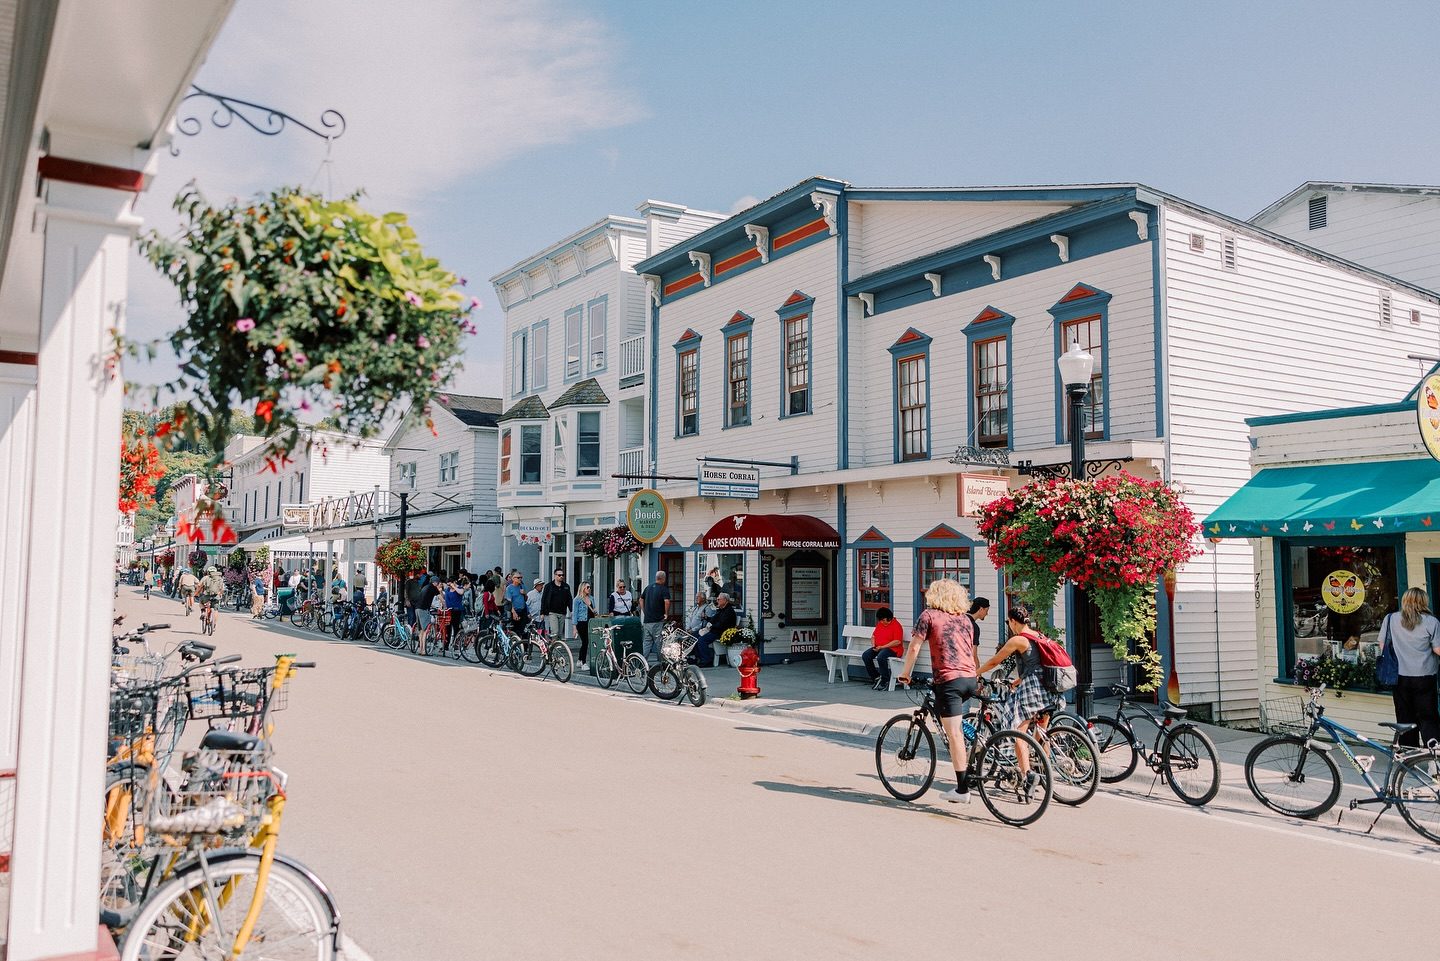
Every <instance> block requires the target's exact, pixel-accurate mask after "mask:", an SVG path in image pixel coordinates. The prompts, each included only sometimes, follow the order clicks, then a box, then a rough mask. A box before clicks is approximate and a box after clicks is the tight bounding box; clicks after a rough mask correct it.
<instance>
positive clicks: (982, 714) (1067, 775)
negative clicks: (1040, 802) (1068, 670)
mask: <svg viewBox="0 0 1440 961" xmlns="http://www.w3.org/2000/svg"><path fill="white" fill-rule="evenodd" d="M1009 695H1010V692H1009V689H1008V686H1007V685H1006V684H1005V683H1004V681H1003V680H999V679H996V678H995V677H994V675H992V676H991V678H990V679H988V680H982V682H981V686H980V690H979V692H978V693H977V694H976V699H977V700H978V701H979V702H980V704H979V707H975V708H972V709H970V710H969V711H966V712H965V715H964V717H965V720H966V721H967V722H968V725H967V726H966V727H965V731H966V733H967V741H968V742H969V743H967V745H966V746H967V747H972V748H973V741H974V739H973V738H971V737H969V732H970V730H971V728H973V729H974V730H975V731H977V732H978V733H979V734H980V735H981V736H986V737H988V736H989V735H991V734H994V733H996V732H997V731H998V730H999V728H998V726H997V725H996V722H995V718H996V717H997V716H998V715H999V713H1000V711H999V708H1000V707H1001V706H1002V705H1004V703H1005V701H1006V699H1007V698H1008V697H1009ZM1026 733H1028V734H1029V735H1030V736H1031V737H1032V738H1034V739H1035V742H1036V743H1038V744H1039V745H1040V750H1041V751H1042V752H1044V754H1045V758H1046V760H1047V761H1049V763H1050V777H1051V779H1052V780H1053V781H1054V788H1055V800H1056V801H1058V802H1060V803H1061V804H1067V805H1070V806H1072V807H1076V806H1079V805H1081V804H1084V803H1085V802H1086V801H1088V800H1090V799H1091V798H1092V797H1094V796H1095V791H1096V789H1097V788H1099V787H1100V761H1099V749H1098V748H1097V747H1096V745H1095V741H1094V739H1093V738H1092V736H1091V735H1090V733H1089V731H1088V730H1087V729H1086V728H1084V727H1081V726H1079V720H1078V716H1077V715H1074V714H1070V713H1068V712H1066V711H1056V712H1054V713H1053V714H1049V713H1047V714H1043V715H1041V716H1040V717H1039V718H1037V719H1036V720H1035V722H1034V723H1033V724H1031V725H1030V727H1029V729H1028V730H1027V731H1026Z"/></svg>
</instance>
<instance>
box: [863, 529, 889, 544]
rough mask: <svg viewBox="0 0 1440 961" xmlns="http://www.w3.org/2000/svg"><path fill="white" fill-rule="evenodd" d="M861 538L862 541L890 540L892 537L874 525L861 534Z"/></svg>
mask: <svg viewBox="0 0 1440 961" xmlns="http://www.w3.org/2000/svg"><path fill="white" fill-rule="evenodd" d="M860 539H861V540H862V541H888V540H889V539H890V538H888V537H886V536H885V535H884V534H882V533H880V532H879V531H877V530H876V529H875V528H873V527H872V528H870V529H869V530H868V531H866V532H865V533H863V534H861V535H860Z"/></svg>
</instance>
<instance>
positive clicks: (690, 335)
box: [675, 327, 700, 344]
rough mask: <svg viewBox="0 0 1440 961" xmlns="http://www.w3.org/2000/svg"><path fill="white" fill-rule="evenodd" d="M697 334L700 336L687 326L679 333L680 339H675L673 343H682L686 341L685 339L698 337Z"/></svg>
mask: <svg viewBox="0 0 1440 961" xmlns="http://www.w3.org/2000/svg"><path fill="white" fill-rule="evenodd" d="M699 336H700V335H699V334H697V333H695V331H693V330H691V329H690V328H689V327H687V328H685V333H683V334H681V335H680V339H679V340H677V341H675V343H677V344H683V343H685V341H687V340H695V339H696V338H698V337H699Z"/></svg>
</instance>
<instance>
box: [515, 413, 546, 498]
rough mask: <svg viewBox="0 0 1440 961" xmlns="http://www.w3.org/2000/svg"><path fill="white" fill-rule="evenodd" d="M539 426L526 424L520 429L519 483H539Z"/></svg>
mask: <svg viewBox="0 0 1440 961" xmlns="http://www.w3.org/2000/svg"><path fill="white" fill-rule="evenodd" d="M540 430H541V428H540V425H539V424H526V425H525V426H523V427H521V428H520V483H522V484H538V483H540V444H541V440H542V438H541V436H540Z"/></svg>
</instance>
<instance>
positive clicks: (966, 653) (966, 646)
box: [914, 608, 979, 684]
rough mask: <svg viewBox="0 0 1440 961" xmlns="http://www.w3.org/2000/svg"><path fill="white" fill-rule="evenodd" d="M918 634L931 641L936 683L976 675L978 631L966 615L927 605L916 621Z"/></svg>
mask: <svg viewBox="0 0 1440 961" xmlns="http://www.w3.org/2000/svg"><path fill="white" fill-rule="evenodd" d="M914 633H915V634H923V635H925V640H927V641H929V642H930V665H931V668H932V669H933V670H934V677H935V683H936V684H942V683H944V682H945V681H951V680H954V679H955V678H957V677H974V676H975V669H976V668H977V667H978V666H979V665H978V664H976V662H975V631H974V628H972V627H971V625H970V618H968V617H966V616H965V615H964V614H946V613H945V612H944V611H937V610H935V609H934V608H927V609H926V610H925V613H923V614H921V615H920V620H918V621H916V622H915V631H914Z"/></svg>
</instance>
